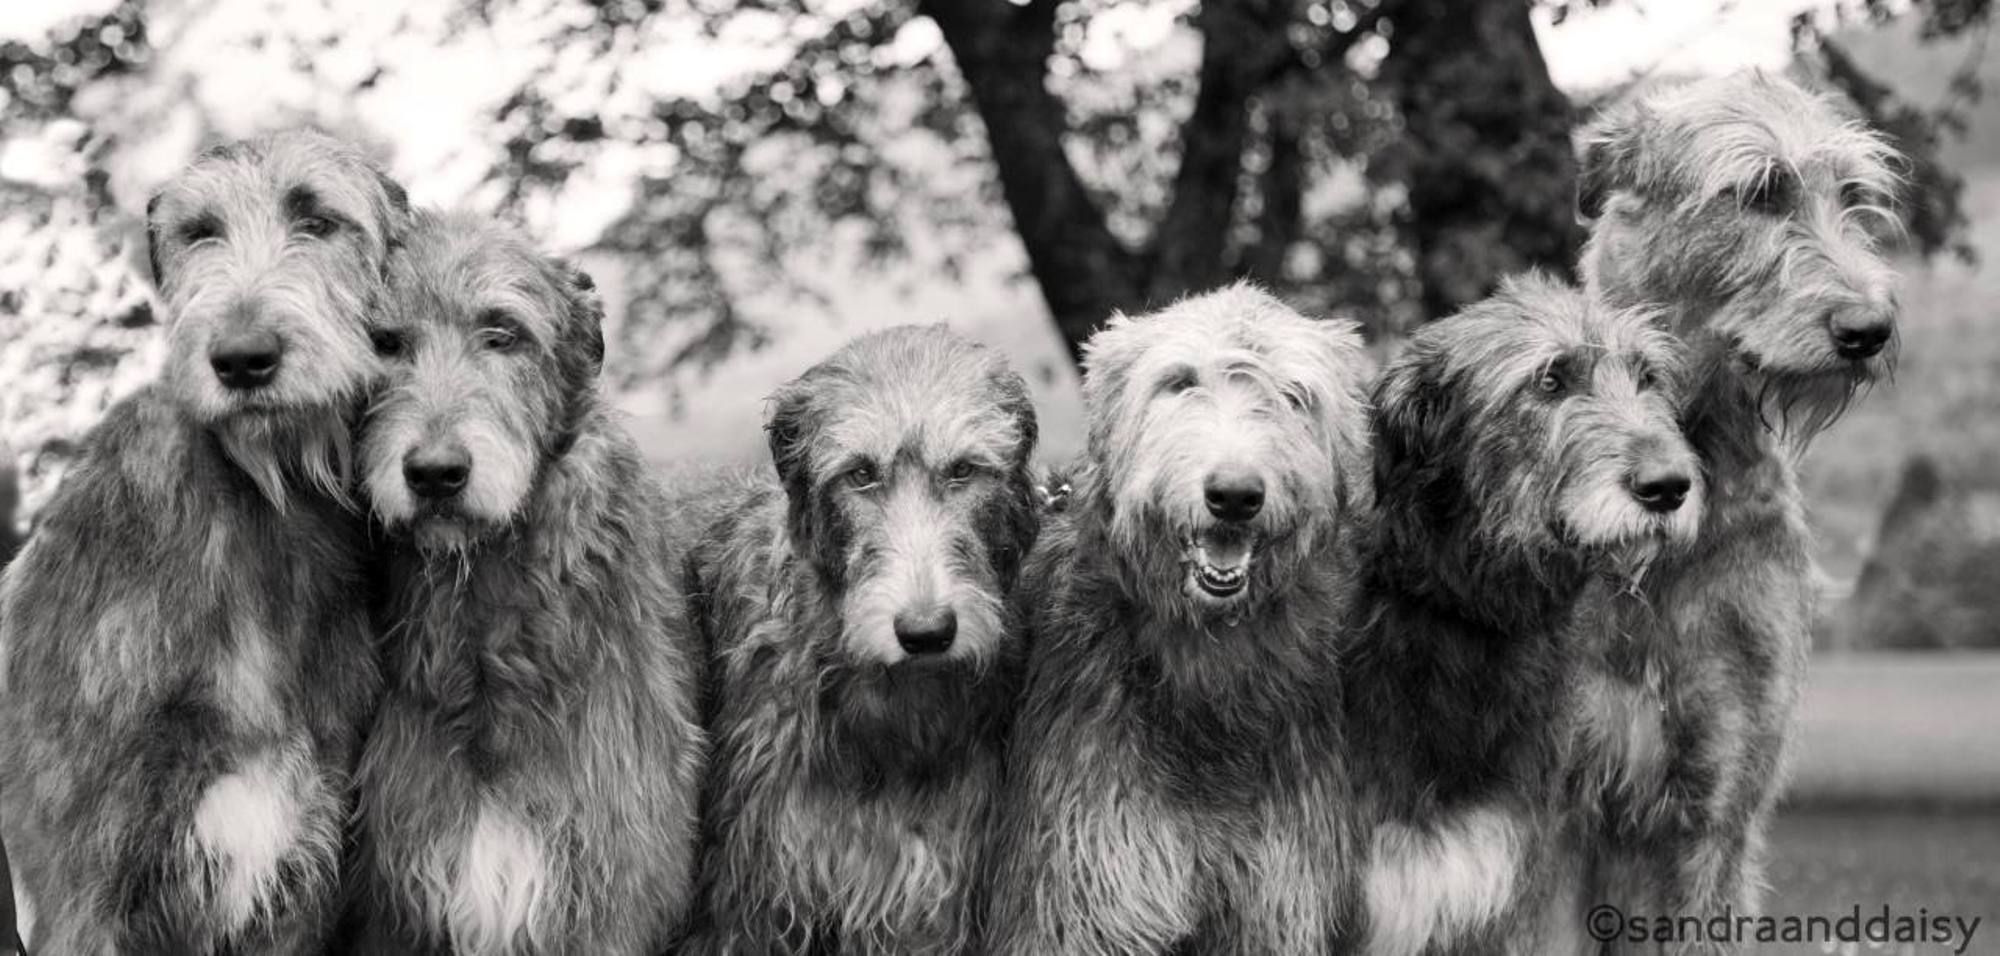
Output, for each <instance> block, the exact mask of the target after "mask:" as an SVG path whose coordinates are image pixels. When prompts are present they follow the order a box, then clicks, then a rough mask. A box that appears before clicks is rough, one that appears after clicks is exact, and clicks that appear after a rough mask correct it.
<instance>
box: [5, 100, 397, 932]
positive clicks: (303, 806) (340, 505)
mask: <svg viewBox="0 0 2000 956" xmlns="http://www.w3.org/2000/svg"><path fill="white" fill-rule="evenodd" d="M148 210H149V211H148V215H147V232H148V233H149V235H150V237H151V251H152V257H153V267H154V272H155V275H156V277H157V278H158V280H159V283H160V292H161V295H162V297H163V298H164V300H165V302H166V305H167V310H168V313H169V315H170V323H171V324H170V327H169V331H168V336H169V343H170V350H169V356H168V359H167V365H166V368H165V369H164V371H163V373H162V378H161V381H160V382H159V383H157V384H155V385H153V386H150V387H148V388H145V389H142V390H140V391H139V392H137V393H136V394H134V395H133V396H132V397H130V398H128V399H126V400H125V401H123V402H120V403H119V404H118V405H116V406H115V407H113V408H112V409H111V411H110V412H109V413H107V415H106V417H105V420H104V421H103V422H102V423H101V424H99V425H98V426H97V427H96V428H95V429H94V430H93V431H92V432H91V435H90V437H89V438H88V439H87V441H86V443H85V450H84V453H83V456H82V458H81V460H80V461H79V462H78V463H77V465H76V466H75V469H74V470H73V471H72V472H71V473H70V475H69V477H68V478H67V480H65V481H64V483H63V487H62V488H61V490H59V491H58V492H57V494H56V497H55V500H54V501H53V502H52V503H51V504H50V505H49V508H48V510H47V511H46V512H45V513H44V514H43V516H42V519H41V523H40V526H39V528H38V530H37V531H36V533H35V535H34V537H33V539H32V540H31V542H30V543H29V544H28V546H27V548H26V549H25V550H24V551H23V552H22V554H21V555H20V557H19V558H17V559H16V561H15V563H14V565H13V566H12V567H10V568H9V569H8V572H7V578H6V583H5V586H4V588H0V592H4V593H0V605H3V606H4V607H0V622H4V624H0V627H4V632H0V647H4V654H5V657H4V660H0V665H4V666H0V683H4V691H0V767H6V768H7V770H8V772H9V773H11V774H12V775H13V776H12V777H11V778H10V779H9V780H8V783H7V785H6V786H5V787H0V820H4V821H5V825H6V827H7V837H8V848H9V849H10V850H12V851H13V852H14V855H15V856H14V863H15V865H16V868H17V871H18V875H19V877H20V879H21V881H22V883H23V884H24V885H25V887H26V889H27V891H28V895H29V896H30V897H31V902H32V904H33V905H34V907H35V909H34V915H35V917H36V920H35V921H34V925H33V926H32V928H30V929H29V936H30V941H31V942H32V943H33V944H34V947H35V949H36V950H38V951H42V952H50V953H106V952H119V953H169V952H171V953H189V952H217V951H247V952H260V953H262V952H311V951H316V947H317V946H318V945H319V942H320V939H321V935H322V933H323V932H324V931H325V928H326V925H327V919H328V917H329V915H330V913H331V911H332V907H331V905H330V904H331V902H332V900H333V899H334V895H335V894H334V890H335V887H336V884H335V877H336V875H337V864H338V858H339V844H340V831H341V826H342V823H343V821H344V820H345V819H346V816H347V791H346V781H347V776H348V772H349V769H350V767H351V766H352V761H353V758H354V752H355V747H356V744H357V738H358V730H359V729H360V727H361V725H362V724H363V722H364V720H365V717H366V714H367V713H368V709H369V708H370V707H372V706H373V705H374V698H375V689H376V684H377V677H376V671H375V667H374V664H373V651H372V650H371V643H372V642H371V640H370V637H369V630H368V617H367V604H366V601H365V599H364V597H363V596H362V593H361V590H360V588H361V584H362V582H363V577H364V575H363V567H362V549H363V532H362V524H361V521H360V520H359V516H358V515H357V514H354V513H352V512H351V511H350V510H349V508H348V507H347V506H346V501H347V493H346V486H347V471H348V451H347V450H348V434H349V428H350V427H351V424H352V422H353V420H354V418H355V417H356V416H357V415H358V413H359V410H360V404H361V401H362V400H363V398H364V393H365V391H366V389H367V387H368V385H369V383H370V382H371V381H372V380H373V379H374V377H375V375H376V373H377V370H378V365H377V360H376V356H375V354H374V351H373V350H372V349H371V348H370V342H369V332H368V325H367V320H368V316H369V313H370V312H371V310H372V308H373V306H374V302H375V300H376V298H377V295H378V293H379V287H380V282H381V270H382V263H383V260H384V256H385V255H386V253H387V251H388V249H389V247H390V246H391V244H392V243H393V242H394V241H395V240H396V237H397V235H398V234H399V233H400V232H401V231H402V230H403V229H404V228H405V219H406V217H407V208H406V206H405V204H404V201H403V198H402V190H401V189H400V188H398V187H396V186H395V185H394V184H392V183H390V182H389V181H388V180H387V179H385V178H384V177H383V176H382V174H381V173H379V172H378V171H377V170H376V169H375V167H373V166H372V165H370V164H369V163H368V162H367V161H366V160H365V159H364V158H363V157H362V156H361V154H360V153H359V152H357V151H356V150H355V149H353V148H352V147H349V146H347V145H345V144H343V143H340V142H337V141H335V140H332V139H329V138H327V137H325V136H321V135H318V134H311V133H292V134H285V135H279V136H276V137H272V138H269V139H262V140H256V141H252V142H246V143H240V144H237V145H233V146H226V147H222V148H219V149H216V150H213V151H211V152H208V153H206V154H204V155H203V156H202V157H200V158H199V159H197V160H196V162H195V163H194V164H193V165H192V166H191V167H190V168H189V169H188V170H187V171H186V172H184V173H183V174H182V175H180V176H179V177H178V178H176V179H174V180H173V181H172V182H171V183H169V184H168V185H167V186H166V188H165V189H164V190H162V191H161V192H160V194H159V195H158V196H156V197H155V198H154V200H153V202H152V204H151V205H150V206H149V207H148Z"/></svg>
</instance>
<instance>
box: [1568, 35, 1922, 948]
mask: <svg viewBox="0 0 2000 956" xmlns="http://www.w3.org/2000/svg"><path fill="white" fill-rule="evenodd" d="M1580 148H1581V152H1582V157H1583V163H1582V165H1583V167H1584V168H1583V173H1582V176H1581V187H1580V188H1581V192H1582V202H1583V210H1584V212H1586V213H1587V214H1590V215H1593V216H1598V217H1599V218H1598V219H1597V220H1596V221H1595V222H1594V223H1593V225H1592V232H1591V238H1590V241H1589V243H1588V245H1587V246H1586V249H1585V252H1584V257H1583V261H1582V271H1583V273H1584V275H1585V278H1586V280H1587V282H1588V284H1589V285H1590V287H1591V288H1592V289H1593V291H1595V292H1597V293H1599V294H1601V295H1603V296H1604V297H1605V298H1606V299H1608V300H1609V301H1611V302H1613V303H1617V304H1636V305H1645V306H1648V307H1652V308H1655V309H1658V310H1660V311H1661V313H1662V317H1661V324H1662V326H1663V327H1664V328H1666V329H1668V330H1670V331H1671V332H1673V333H1674V334H1675V335H1677V336H1678V337H1680V338H1681V339H1682V340H1683V341H1685V342H1686V343H1687V345H1688V349H1689V352H1690V364H1691V368H1692V376H1691V377H1692V381H1691V382H1690V388H1689V389H1688V392H1687V395H1688V401H1687V403H1686V405H1685V407H1684V409H1683V412H1682V423H1683V428H1684V430H1685V432H1686V434H1687V437H1688V440H1689V442H1690V443H1691V444H1692V445H1693V446H1694V448H1695V451H1696V453H1697V454H1698V455H1699V456H1700V459H1701V462H1702V468H1703V472H1704V474H1705V476H1706V479H1707V486H1708V510H1707V514H1706V516H1705V518H1704V520H1703V522H1702V526H1701V531H1700V534H1699V536H1698V538H1697V539H1696V540H1695V542H1694V543H1693V545H1692V547H1691V548H1689V549H1686V550H1685V551H1683V552H1681V553H1677V554H1670V555H1665V556H1663V557H1662V559H1661V560H1660V561H1658V562H1657V563H1655V565H1654V566H1653V567H1652V568H1651V570H1650V571H1649V572H1648V573H1647V575H1646V578H1645V580H1644V582H1643V585H1642V586H1641V587H1639V588H1636V589H1611V588H1604V589H1602V593H1599V594H1597V595H1595V596H1594V597H1593V598H1591V599H1589V601H1588V604H1587V607H1586V611H1585V618H1584V621H1583V623H1582V625H1581V627H1582V632H1583V638H1582V642H1581V655H1582V660H1583V664H1584V672H1585V676H1584V678H1583V683H1582V689H1581V694H1580V696H1579V698H1578V701H1577V703H1578V709H1577V714H1576V718H1575V720H1576V735H1575V737H1576V739H1575V744H1576V746H1577V757H1576V760H1575V764H1574V767H1575V770H1574V780H1573V785H1574V787H1575V796H1574V800H1575V802H1576V805H1577V806H1578V807H1579V808H1580V813H1579V817H1578V820H1577V832H1576V833H1575V835H1574V837H1573V844H1574V845H1573V846H1572V848H1571V859H1572V862H1571V868H1572V878H1573V879H1574V880H1575V882H1576V884H1577V887H1578V889H1577V892H1578V898H1577V899H1573V900H1571V901H1569V905H1568V909H1570V910H1573V911H1574V912H1568V913H1563V914H1562V915H1561V916H1559V917H1558V919H1557V921H1558V922H1562V921H1567V922H1569V923H1570V924H1571V925H1572V926H1574V925H1575V924H1577V923H1578V922H1580V920H1581V918H1582V910H1583V908H1584V907H1588V906H1590V905H1594V904H1598V903H1610V904H1613V905H1617V906H1619V907H1621V908H1622V909H1623V910H1624V911H1625V912H1627V913H1631V914H1639V915H1654V916H1664V915H1690V916H1696V917H1701V918H1707V917H1710V916H1714V915H1717V914H1720V913H1722V912H1723V911H1724V910H1725V909H1730V910H1733V911H1734V912H1735V913H1737V914H1743V913H1750V912H1754V911H1755V910H1756V908H1757V906H1758V902H1759V899H1760V897H1761V895H1762V885H1761V884H1762V860H1763V838H1764V828H1765V825H1766V823H1767V822H1768V820H1769V818H1770V816H1771V812H1772V809H1773V806H1774V804H1775V802H1776V800H1777V797H1778V794H1779V792H1780V791H1781V789H1782V785H1783V782H1784V771H1785V758H1786V750H1787V742H1788V740H1789V737H1790V733H1791V727H1792V722H1793V713H1794V710H1795V707H1796V705H1797V701H1798V696H1799V691H1800V685H1801V682H1802V680H1803V678H1804V673H1805V667H1806V659H1807V653H1808V650H1809V648H1810V642H1811V638H1810V628H1811V624H1812V620H1813V616H1814V610H1815V604H1816V597H1817V593H1816V592H1817V589H1816V587H1815V584H1814V578H1815V571H1814V565H1813V559H1812V544H1811V536H1810V532H1809V530H1808V528H1807V525H1806V521H1805V515H1804V512H1803V508H1802V506H1801V502H1800V494H1799V488H1798V482H1797V479H1796V477H1795V475H1794V472H1793V461H1794V459H1795V458H1796V456H1797V455H1798V454H1799V453H1800V452H1801V451H1802V450H1803V447H1804V444H1805V442H1806V440H1808V439H1809V438H1810V437H1811V436H1812V435H1813V434H1815V433H1816V432H1818V431H1819V430H1820V429H1822V428H1824V427H1826V426H1827V425H1829V424H1830V423H1831V422H1833V421H1834V420H1835V419H1836V418H1838V416H1839V415H1840V413H1841V412H1842V411H1843V410H1844V409H1845V408H1846V407H1847V405H1848V402H1849V400H1850V398H1851V397H1852V396H1853V394H1854V393H1855V390H1856V389H1857V388H1858V387H1860V386H1862V385H1864V384H1865V383H1867V382H1869V381H1871V380H1872V379H1874V378H1875V377H1876V376H1877V375H1878V374H1879V373H1880V372H1881V371H1882V369H1883V368H1884V367H1885V366H1886V365H1887V363H1888V362H1889V360H1890V358H1891V356H1892V355H1893V341H1890V342H1889V343H1888V344H1889V345H1890V346H1891V347H1890V348H1889V349H1887V350H1883V351H1880V352H1877V351H1873V350H1865V351H1861V352H1854V351H1851V350H1850V351H1846V352H1843V351H1842V350H1841V349H1840V348H1839V342H1838V341H1837V339H1836V337H1835V336H1834V335H1833V334H1832V333H1833V332H1834V331H1835V330H1836V329H1837V328H1838V323H1841V322H1848V321H1854V320H1856V319H1857V318H1858V319H1860V320H1863V321H1866V322H1867V323H1869V324H1870V325H1871V326H1872V327H1874V328H1876V329H1879V330H1882V334H1884V335H1887V334H1888V332H1889V330H1891V329H1892V328H1893V319H1894V312H1895V299H1894V295H1893V283H1894V275H1893V272H1892V271H1891V270H1890V269H1889V267H1888V266H1887V264H1886V263H1884V262H1883V261H1882V259H1881V258H1880V256H1879V254H1878V253H1877V252H1876V251H1875V250H1874V248H1873V242H1872V240H1871V234H1870V233H1869V232H1868V231H1867V230H1865V229H1864V228H1862V223H1863V222H1865V220H1866V219H1867V217H1868V215H1869V214H1872V213H1880V212H1881V211H1882V206H1881V203H1882V202H1883V201H1884V198H1883V197H1885V196H1886V195H1887V193H1888V191H1889V190H1890V188H1891V187H1892V186H1893V183H1894V177H1893V175H1892V174H1891V173H1890V172H1889V169H1888V163H1889V162H1890V160H1891V159H1892V157H1893V151H1892V150H1891V149H1890V148H1889V147H1888V146H1886V145H1885V143H1884V142H1883V141H1882V140H1881V139H1880V138H1879V137H1877V136H1875V135H1873V134H1872V133H1870V132H1869V131H1867V130H1866V129H1864V128H1862V127H1861V126H1859V125H1858V124H1857V123H1854V122H1852V121H1849V120H1846V119H1844V118H1842V117H1841V116H1839V115H1838V113H1837V111H1836V109H1835V108H1834V107H1833V106H1832V104H1831V103H1830V102H1829V101H1828V100H1827V99H1826V98H1823V97H1819V96H1815V95H1813V94H1810V93H1807V92H1806V91H1804V90H1802V89H1800V88H1798V87H1797V86H1795V85H1793V84H1791V83H1790V82H1788V81H1785V80H1782V79H1777V78H1772V77H1765V76H1762V75H1748V74H1746V75H1739V76H1733V77H1724V78H1717V79H1711V80H1705V81H1701V82H1697V83H1692V84H1686V85H1682V86H1678V87H1670V88H1667V89H1665V90H1663V91H1661V92H1658V93H1656V94H1649V95H1647V96H1644V97H1642V98H1641V99H1639V100H1638V101H1637V102H1635V103H1632V104H1630V105H1628V106H1626V107H1624V108H1621V109H1617V110H1613V111H1611V112H1608V113H1607V114H1606V115H1605V116H1603V117H1600V118H1599V119H1598V120H1596V121H1595V122H1593V123H1592V125H1591V126H1590V128H1589V129H1588V130H1586V132H1585V133H1584V135H1583V136H1582V137H1581V145H1580ZM1668 237H1670V238H1668ZM1879 347H1880V346H1879V344H1878V346H1877V348H1879ZM1558 912H1559V913H1561V912H1562V911H1561V910H1560V909H1559V910H1558ZM1574 935H1577V936H1580V935H1581V933H1580V932H1576V933H1574ZM1631 942H1637V941H1631ZM1623 945H1624V943H1620V944H1619V946H1623ZM1633 948H1634V949H1641V948H1650V946H1648V947H1638V946H1634V947H1633ZM1685 948H1688V949H1711V948H1712V949H1718V950H1719V949H1726V948H1727V947H1725V946H1721V945H1716V946H1713V947H1709V946H1696V945H1689V946H1687V947H1685Z"/></svg>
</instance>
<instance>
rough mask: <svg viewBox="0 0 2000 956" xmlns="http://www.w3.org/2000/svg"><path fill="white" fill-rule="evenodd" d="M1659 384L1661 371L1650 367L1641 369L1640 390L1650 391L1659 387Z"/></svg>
mask: <svg viewBox="0 0 2000 956" xmlns="http://www.w3.org/2000/svg"><path fill="white" fill-rule="evenodd" d="M1659 384H1660V373H1658V372H1655V371H1653V370H1652V369H1650V368H1642V369H1640V370H1639V390H1640V391H1642V392H1650V391H1652V390H1653V389H1655V388H1657V387H1659Z"/></svg>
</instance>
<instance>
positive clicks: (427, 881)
mask: <svg viewBox="0 0 2000 956" xmlns="http://www.w3.org/2000/svg"><path fill="white" fill-rule="evenodd" d="M555 882H556V881H555V873H554V871H553V869H552V867H551V860H550V859H549V857H548V852H547V847H546V846H545V844H544V842H543V840H542V838H541V836H540V835H539V834H537V833H536V832H535V831H534V829H533V828H532V827H530V826H529V825H528V823H527V821H526V820H524V819H522V818H521V816H520V815H519V814H518V813H516V812H514V811H513V810H511V809H509V808H507V807H503V806H500V805H498V804H495V803H493V802H491V801H488V802H486V803H484V804H483V805H482V806H480V808H479V810H478V815H477V817H476V818H475V819H474V820H473V822H472V824H471V826H469V827H466V828H465V829H464V830H462V831H461V832H459V833H457V834H455V835H452V836H448V837H445V838H443V839H440V840H439V841H438V842H437V843H436V844H435V845H433V847H432V849H431V854H430V859H429V860H428V861H427V862H426V866H425V873H424V879H423V881H422V884H423V885H422V891H423V892H424V893H425V894H426V896H427V898H426V899H425V900H424V901H423V909H424V912H425V915H426V917H427V919H428V921H429V922H430V924H431V925H432V927H433V928H434V929H438V930H442V931H443V934H444V935H446V936H447V937H449V938H450V940H451V941H452V945H453V947H454V948H455V949H456V950H457V951H458V952H461V953H466V954H483V953H506V952H515V951H517V950H518V949H519V948H520V947H521V946H522V945H523V944H530V945H532V944H533V943H535V942H536V941H545V942H549V941H553V940H552V938H551V937H550V932H551V929H550V927H549V925H548V923H549V921H550V919H551V918H552V916H553V915H554V914H553V911H552V904H553V902H554V901H555V900H556V898H557V896H558V895H559V894H558V891H557V887H556V885H555Z"/></svg>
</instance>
